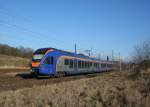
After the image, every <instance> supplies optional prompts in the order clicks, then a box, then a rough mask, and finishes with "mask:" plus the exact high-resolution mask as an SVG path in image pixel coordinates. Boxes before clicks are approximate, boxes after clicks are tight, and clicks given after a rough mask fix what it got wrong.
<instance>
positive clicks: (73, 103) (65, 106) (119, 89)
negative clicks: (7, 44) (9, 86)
mask: <svg viewBox="0 0 150 107" xmlns="http://www.w3.org/2000/svg"><path fill="white" fill-rule="evenodd" d="M149 101H150V70H149V71H143V72H142V73H141V74H140V75H134V73H131V72H128V71H123V72H117V71H113V72H110V73H101V75H98V76H96V77H92V78H82V79H78V80H72V81H66V82H61V83H55V84H51V85H46V84H45V85H43V86H33V87H31V88H23V89H18V90H16V91H6V92H1V93H0V106H2V107H9V106H11V107H149V106H150V102H149Z"/></svg>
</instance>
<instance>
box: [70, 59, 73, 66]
mask: <svg viewBox="0 0 150 107" xmlns="http://www.w3.org/2000/svg"><path fill="white" fill-rule="evenodd" d="M70 68H73V60H72V59H71V60H70Z"/></svg>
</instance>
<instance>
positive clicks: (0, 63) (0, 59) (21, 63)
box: [0, 55, 30, 68]
mask: <svg viewBox="0 0 150 107" xmlns="http://www.w3.org/2000/svg"><path fill="white" fill-rule="evenodd" d="M29 63H30V59H25V58H21V57H14V56H7V55H0V68H25V67H29Z"/></svg>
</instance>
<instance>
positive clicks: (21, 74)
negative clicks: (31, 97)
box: [0, 70, 109, 92]
mask: <svg viewBox="0 0 150 107" xmlns="http://www.w3.org/2000/svg"><path fill="white" fill-rule="evenodd" d="M0 71H1V70H0ZM105 73H109V72H105ZM105 73H94V74H86V75H83V74H82V75H72V76H65V77H59V78H48V77H43V78H40V79H37V78H35V77H34V76H33V75H31V74H30V71H29V70H27V71H24V70H7V72H5V71H3V72H1V73H0V92H2V91H9V90H17V89H21V88H30V87H33V86H40V85H49V84H54V83H61V82H66V81H73V80H77V79H82V78H92V77H96V76H102V75H103V74H105Z"/></svg>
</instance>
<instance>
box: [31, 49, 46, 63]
mask: <svg viewBox="0 0 150 107" xmlns="http://www.w3.org/2000/svg"><path fill="white" fill-rule="evenodd" d="M46 52H47V50H46V49H39V50H37V51H35V52H34V55H33V58H32V60H33V61H41V59H42V58H43V57H44V55H45V53H46Z"/></svg>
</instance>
